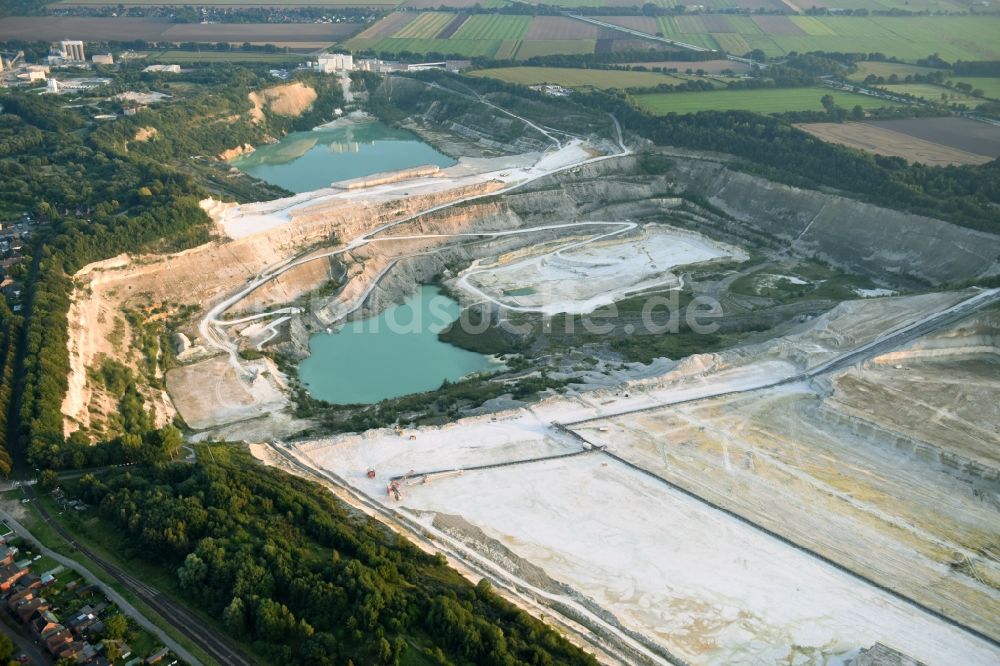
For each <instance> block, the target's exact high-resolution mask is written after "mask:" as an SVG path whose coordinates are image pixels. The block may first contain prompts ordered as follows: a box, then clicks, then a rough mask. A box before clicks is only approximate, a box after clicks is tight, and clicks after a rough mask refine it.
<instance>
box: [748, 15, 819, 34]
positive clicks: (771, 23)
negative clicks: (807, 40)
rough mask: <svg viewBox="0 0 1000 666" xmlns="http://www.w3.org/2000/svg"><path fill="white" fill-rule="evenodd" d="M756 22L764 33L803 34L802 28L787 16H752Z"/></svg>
mask: <svg viewBox="0 0 1000 666" xmlns="http://www.w3.org/2000/svg"><path fill="white" fill-rule="evenodd" d="M753 22H754V23H756V24H757V25H758V26H759V27H760V29H761V30H762V31H763V32H764V34H766V35H775V36H777V35H805V34H807V33H806V32H805V31H804V30H802V28H800V27H799V26H798V25H796V24H795V23H793V22H792V20H791V19H790V18H789V17H787V16H754V17H753Z"/></svg>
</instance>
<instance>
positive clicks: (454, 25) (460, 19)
mask: <svg viewBox="0 0 1000 666" xmlns="http://www.w3.org/2000/svg"><path fill="white" fill-rule="evenodd" d="M468 20H469V15H468V14H459V15H458V16H456V17H455V18H453V19H452V20H451V23H449V24H448V25H446V26H445V27H444V28H443V29H442V30H441V32H439V33H438V38H439V39H448V38H449V37H451V36H452V35H454V34H455V31H457V30H458V29H459V28H461V27H462V24H463V23H465V22H466V21H468Z"/></svg>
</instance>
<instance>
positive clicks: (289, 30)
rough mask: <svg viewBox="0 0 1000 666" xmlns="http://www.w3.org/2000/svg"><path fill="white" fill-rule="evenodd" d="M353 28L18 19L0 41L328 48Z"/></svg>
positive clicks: (9, 21) (1, 26) (1, 25)
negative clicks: (70, 39) (312, 45)
mask: <svg viewBox="0 0 1000 666" xmlns="http://www.w3.org/2000/svg"><path fill="white" fill-rule="evenodd" d="M359 27H360V24H356V23H207V24H200V23H182V24H178V23H174V22H172V21H169V20H167V19H156V18H128V17H123V18H96V17H62V16H47V17H24V16H12V17H8V18H4V19H0V39H22V40H41V41H55V40H59V39H65V38H66V36H67V35H72V36H73V37H75V38H77V39H82V40H84V41H107V40H119V41H130V40H140V39H141V40H145V41H149V42H231V43H238V44H242V43H243V42H250V43H251V44H267V43H270V44H276V43H278V42H281V43H283V44H290V45H294V44H297V43H300V42H302V43H323V44H331V43H333V42H336V41H337V40H340V39H344V38H345V37H347V36H349V35H351V34H353V33H354V32H355V31H356V30H358V28H359Z"/></svg>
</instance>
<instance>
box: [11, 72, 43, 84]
mask: <svg viewBox="0 0 1000 666" xmlns="http://www.w3.org/2000/svg"><path fill="white" fill-rule="evenodd" d="M17 78H19V79H26V80H28V81H31V82H34V81H44V80H45V79H46V78H47V77H46V76H45V72H44V71H43V70H40V69H28V70H25V71H23V72H21V73H20V74H18V75H17Z"/></svg>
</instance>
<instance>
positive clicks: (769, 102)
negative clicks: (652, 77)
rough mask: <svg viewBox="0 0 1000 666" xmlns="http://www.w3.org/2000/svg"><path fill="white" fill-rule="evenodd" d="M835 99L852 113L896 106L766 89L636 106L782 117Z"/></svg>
mask: <svg viewBox="0 0 1000 666" xmlns="http://www.w3.org/2000/svg"><path fill="white" fill-rule="evenodd" d="M823 95H833V100H834V102H835V103H836V104H837V105H838V106H842V107H844V108H845V109H852V108H854V106H855V105H861V107H862V108H865V109H875V108H879V107H883V106H895V105H893V104H892V103H890V102H886V101H885V100H880V99H875V98H873V97H868V96H866V95H856V94H853V93H845V92H840V91H833V92H831V91H830V90H828V89H826V88H762V89H757V90H710V91H707V92H681V93H662V94H651V95H635V96H633V97H632V100H633V101H634V102H635V104H636V105H637V106H638V107H639V108H641V109H643V110H645V111H649V112H650V113H655V114H658V115H665V114H668V113H692V112H695V111H730V110H741V111H756V112H758V113H780V112H783V111H821V110H822V109H823V105H822V103H821V102H820V99H821V98H822V97H823Z"/></svg>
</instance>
